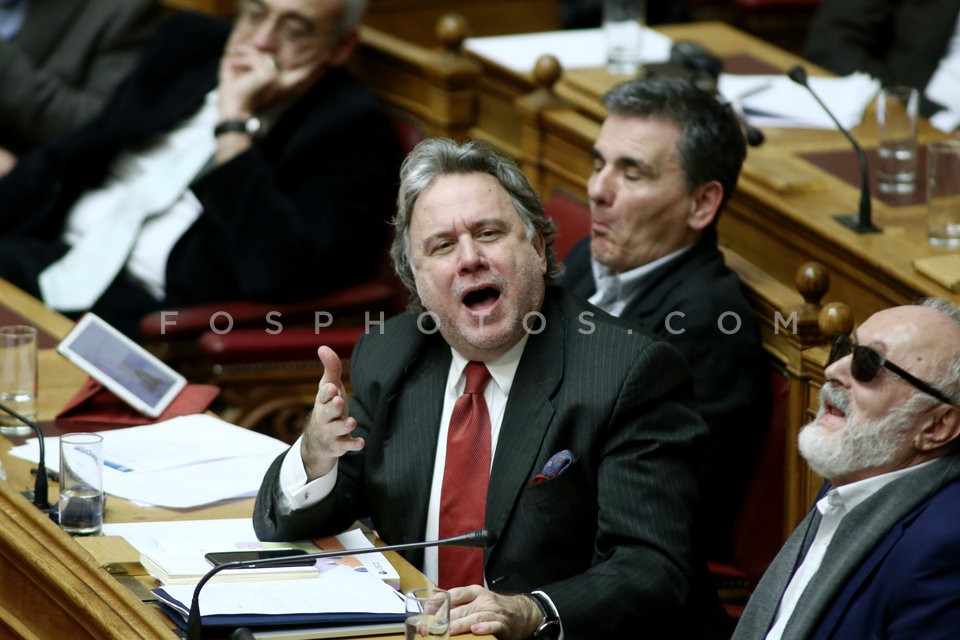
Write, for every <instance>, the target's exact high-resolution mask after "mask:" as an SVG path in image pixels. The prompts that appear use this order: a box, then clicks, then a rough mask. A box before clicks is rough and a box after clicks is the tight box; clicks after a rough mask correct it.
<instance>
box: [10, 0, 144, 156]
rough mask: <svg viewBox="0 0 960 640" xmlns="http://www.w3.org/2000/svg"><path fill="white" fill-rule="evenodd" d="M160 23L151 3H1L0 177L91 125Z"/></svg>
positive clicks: (34, 0)
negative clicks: (21, 159)
mask: <svg viewBox="0 0 960 640" xmlns="http://www.w3.org/2000/svg"><path fill="white" fill-rule="evenodd" d="M160 15H161V13H160V11H159V7H158V5H157V3H156V2H154V0H6V1H4V2H0V87H2V90H0V175H3V174H5V173H7V172H8V171H9V170H10V169H11V168H12V167H13V165H14V164H16V158H17V156H19V155H21V154H23V153H24V152H26V151H28V150H29V149H31V148H33V147H34V146H36V145H38V144H42V143H44V142H50V141H51V140H53V139H55V138H58V137H60V136H62V135H64V134H66V133H67V132H69V131H70V130H72V129H74V128H76V127H77V125H79V124H80V123H82V122H84V121H86V120H89V119H90V118H91V117H93V115H94V114H95V113H96V112H97V111H99V110H100V108H101V107H102V106H103V104H104V102H105V101H106V99H107V97H108V96H109V95H110V93H111V92H112V91H113V89H114V88H115V87H116V86H117V84H118V83H119V82H120V80H121V79H122V78H123V77H124V76H125V75H126V74H127V73H128V72H129V71H130V68H131V67H132V66H133V64H134V62H136V60H137V58H138V57H139V55H140V52H141V51H142V50H143V47H144V45H146V43H147V41H148V40H149V38H150V36H151V35H152V33H153V31H154V29H155V28H156V26H157V25H158V24H159V18H160Z"/></svg>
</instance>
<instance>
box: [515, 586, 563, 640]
mask: <svg viewBox="0 0 960 640" xmlns="http://www.w3.org/2000/svg"><path fill="white" fill-rule="evenodd" d="M523 595H525V596H527V597H528V598H530V599H531V600H533V602H534V604H536V605H537V608H538V609H540V614H541V615H542V616H543V622H541V623H540V626H539V627H537V630H536V631H534V632H533V635H532V636H530V637H531V638H533V640H556V639H557V638H559V637H560V618H559V617H557V614H556V613H554V609H553V605H552V604H551V603H550V601H548V600H547V599H546V597H544V595H543V594H542V593H525V594H523Z"/></svg>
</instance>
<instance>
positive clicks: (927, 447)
mask: <svg viewBox="0 0 960 640" xmlns="http://www.w3.org/2000/svg"><path fill="white" fill-rule="evenodd" d="M957 438H960V409H958V408H957V407H952V406H950V405H947V404H943V405H940V406H938V407H936V408H935V409H934V412H933V419H932V421H931V422H930V424H928V425H927V426H925V427H924V428H922V429H921V430H920V431H919V432H918V433H917V435H916V436H914V439H913V444H914V446H915V447H916V448H917V450H918V451H934V450H935V449H939V448H941V447H944V446H946V445H948V444H950V443H951V442H953V441H954V440H956V439H957Z"/></svg>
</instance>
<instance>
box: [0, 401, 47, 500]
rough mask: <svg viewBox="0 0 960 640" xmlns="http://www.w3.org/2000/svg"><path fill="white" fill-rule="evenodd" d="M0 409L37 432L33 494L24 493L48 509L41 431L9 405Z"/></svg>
mask: <svg viewBox="0 0 960 640" xmlns="http://www.w3.org/2000/svg"><path fill="white" fill-rule="evenodd" d="M0 411H3V412H4V413H5V414H7V415H9V416H13V417H14V418H16V419H17V420H19V421H20V422H22V423H23V424H25V425H27V426H28V427H30V428H31V429H33V432H34V433H36V434H37V441H38V442H39V445H40V462H38V463H37V479H36V480H35V481H34V483H33V495H32V496H31V495H30V492H29V491H27V492H26V493H24V495H25V496H26V497H27V498H29V499H30V501H31V502H32V503H33V504H34V505H35V506H36V507H37V508H38V509H40V510H41V511H47V512H49V511H50V500H49V499H48V493H47V465H46V460H47V452H46V449H45V448H44V446H43V432H42V431H41V430H40V425H39V424H37V423H36V422H34V421H33V420H29V419H27V418H26V417H24V416H22V415H20V414H19V413H18V412H16V411H14V410H13V409H11V408H10V407H8V406H6V405H4V404H0Z"/></svg>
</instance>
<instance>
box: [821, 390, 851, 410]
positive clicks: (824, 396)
mask: <svg viewBox="0 0 960 640" xmlns="http://www.w3.org/2000/svg"><path fill="white" fill-rule="evenodd" d="M827 403H829V404H831V405H833V406H834V407H836V408H837V409H839V410H840V411H842V412H843V413H844V415H849V413H850V392H849V391H847V390H846V389H844V388H843V387H841V386H839V385H837V384H836V383H834V382H825V383H823V386H822V387H820V412H821V413H822V412H823V411H824V410H825V407H826V405H827Z"/></svg>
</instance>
